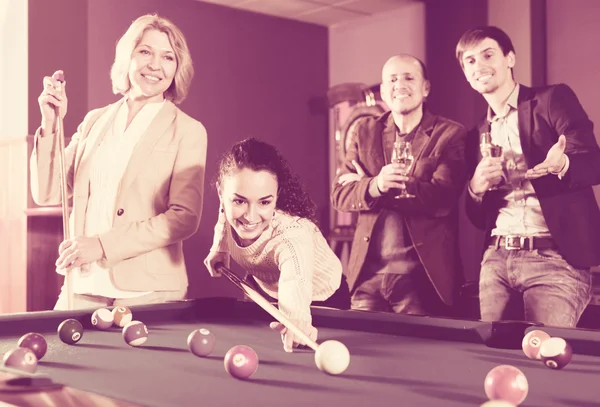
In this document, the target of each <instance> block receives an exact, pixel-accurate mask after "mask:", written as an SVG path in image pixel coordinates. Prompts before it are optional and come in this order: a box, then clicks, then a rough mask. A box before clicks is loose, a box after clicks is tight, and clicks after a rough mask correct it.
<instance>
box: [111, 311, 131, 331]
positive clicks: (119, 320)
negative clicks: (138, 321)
mask: <svg viewBox="0 0 600 407" xmlns="http://www.w3.org/2000/svg"><path fill="white" fill-rule="evenodd" d="M112 314H113V321H114V323H115V325H116V326H118V327H120V328H123V327H124V326H125V325H127V324H128V323H130V322H131V321H132V320H133V314H132V312H131V310H130V309H129V308H127V307H124V306H118V307H115V308H113V310H112Z"/></svg>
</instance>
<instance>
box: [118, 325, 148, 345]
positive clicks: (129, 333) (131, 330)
mask: <svg viewBox="0 0 600 407" xmlns="http://www.w3.org/2000/svg"><path fill="white" fill-rule="evenodd" d="M123 339H124V340H125V342H126V343H127V344H128V345H130V346H141V345H143V344H144V342H146V340H147V339H148V327H147V326H146V325H144V324H143V323H142V322H140V321H131V322H130V323H128V324H127V325H125V326H124V327H123Z"/></svg>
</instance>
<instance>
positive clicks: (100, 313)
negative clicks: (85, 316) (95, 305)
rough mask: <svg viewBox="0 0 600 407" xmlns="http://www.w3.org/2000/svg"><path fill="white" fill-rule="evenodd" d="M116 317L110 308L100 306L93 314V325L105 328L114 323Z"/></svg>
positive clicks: (101, 328)
mask: <svg viewBox="0 0 600 407" xmlns="http://www.w3.org/2000/svg"><path fill="white" fill-rule="evenodd" d="M113 322H114V317H113V314H112V312H111V311H110V310H108V309H106V308H99V309H97V310H96V311H94V313H93V314H92V325H93V326H95V327H96V328H97V329H100V330H105V329H108V328H110V327H111V326H112V325H113Z"/></svg>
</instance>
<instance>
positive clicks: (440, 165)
mask: <svg viewBox="0 0 600 407" xmlns="http://www.w3.org/2000/svg"><path fill="white" fill-rule="evenodd" d="M429 90H430V84H429V81H428V80H427V72H426V68H425V65H424V64H423V63H422V62H421V61H420V60H418V59H417V58H415V57H413V56H410V55H398V56H395V57H392V58H390V59H389V60H388V61H387V62H386V64H385V66H384V67H383V70H382V84H381V96H382V99H383V101H384V102H385V103H386V104H387V105H388V107H389V108H390V111H389V112H386V113H384V114H382V115H381V116H379V117H367V118H364V119H361V121H360V122H358V123H357V125H356V126H355V127H354V130H353V132H352V135H351V143H350V146H349V148H348V151H347V154H346V157H345V161H344V164H343V166H342V168H341V170H340V172H339V174H338V175H337V177H336V180H335V181H334V182H335V183H334V188H333V191H332V203H333V206H334V207H335V208H336V209H337V210H339V211H343V212H358V221H357V225H356V232H355V236H354V240H353V243H352V248H351V251H350V259H349V265H348V271H347V274H348V275H347V278H348V284H349V286H350V290H351V293H352V308H353V309H360V310H370V311H388V312H396V313H406V314H419V315H431V314H447V313H448V312H449V309H448V305H451V304H452V302H453V297H454V295H455V293H456V292H457V291H458V290H457V288H458V287H459V286H460V282H461V281H462V271H461V269H460V260H459V252H458V243H457V236H458V233H457V228H458V216H457V202H458V198H459V196H460V194H461V191H462V190H463V189H464V185H465V183H466V166H465V163H464V143H465V137H466V129H465V128H464V127H463V126H461V125H460V124H458V123H455V122H453V121H451V120H449V119H446V118H443V117H440V116H435V115H433V114H432V113H431V112H429V111H428V110H427V109H426V108H425V106H424V102H425V98H426V97H427V95H428V94H429ZM396 140H407V141H411V142H412V153H413V156H414V158H415V161H414V165H413V166H412V168H410V170H409V172H408V174H407V175H405V174H406V172H405V169H404V168H403V166H402V164H398V163H391V158H392V149H393V145H394V142H395V141H396ZM404 188H405V189H406V191H407V192H408V193H410V194H412V195H414V197H412V198H403V199H396V198H395V197H396V196H397V195H398V194H399V192H400V191H401V190H402V189H404Z"/></svg>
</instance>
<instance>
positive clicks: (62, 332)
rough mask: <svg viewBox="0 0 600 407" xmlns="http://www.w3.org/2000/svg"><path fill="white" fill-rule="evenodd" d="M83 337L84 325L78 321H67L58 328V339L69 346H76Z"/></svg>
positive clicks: (71, 319)
mask: <svg viewBox="0 0 600 407" xmlns="http://www.w3.org/2000/svg"><path fill="white" fill-rule="evenodd" d="M82 336H83V325H81V322H79V321H78V320H76V319H73V318H69V319H65V320H64V321H63V322H61V324H60V325H59V326H58V337H59V338H60V340H61V341H63V342H64V343H66V344H68V345H74V344H76V343H77V342H79V341H80V340H81V337H82Z"/></svg>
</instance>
